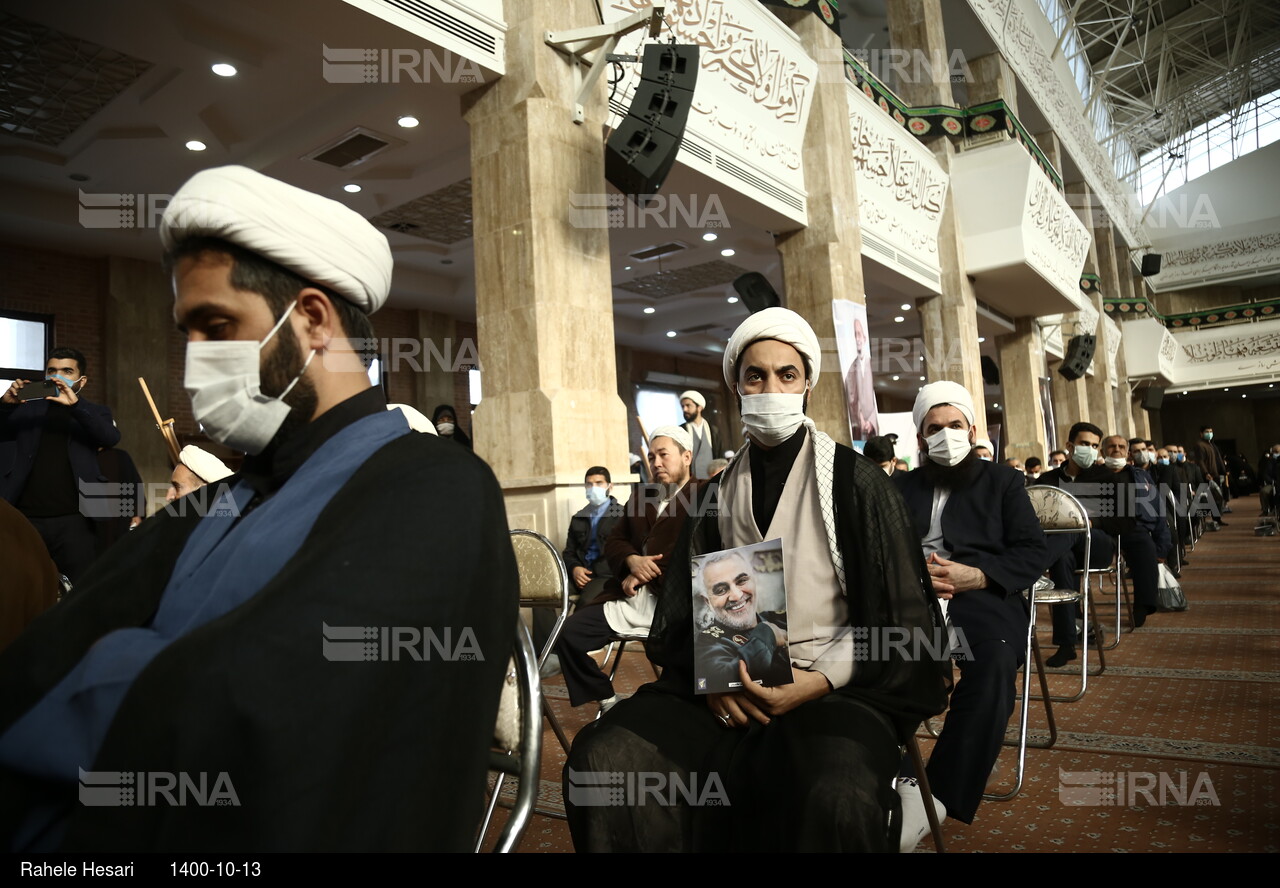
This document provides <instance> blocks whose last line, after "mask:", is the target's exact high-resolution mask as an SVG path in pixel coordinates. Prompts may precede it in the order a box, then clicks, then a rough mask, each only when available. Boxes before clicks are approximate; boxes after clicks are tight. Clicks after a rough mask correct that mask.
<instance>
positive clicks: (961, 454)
mask: <svg viewBox="0 0 1280 888" xmlns="http://www.w3.org/2000/svg"><path fill="white" fill-rule="evenodd" d="M924 443H925V444H927V445H928V447H929V459H931V460H933V461H934V462H936V463H937V464H938V465H941V466H955V465H959V464H960V462H961V461H962V460H963V459H964V458H965V457H966V456H968V455H969V451H971V450H972V449H973V445H972V444H970V443H969V430H968V429H940V430H939V431H937V432H935V433H934V434H932V435H930V436H929V437H927V438H925V439H924Z"/></svg>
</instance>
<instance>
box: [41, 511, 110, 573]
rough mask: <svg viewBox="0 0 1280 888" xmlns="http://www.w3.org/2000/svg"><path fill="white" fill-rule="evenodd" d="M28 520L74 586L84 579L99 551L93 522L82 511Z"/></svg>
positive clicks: (60, 570) (59, 569)
mask: <svg viewBox="0 0 1280 888" xmlns="http://www.w3.org/2000/svg"><path fill="white" fill-rule="evenodd" d="M29 520H30V521H31V524H32V526H33V527H35V529H36V530H37V531H38V532H39V533H40V538H41V539H43V540H44V544H45V546H46V547H47V548H48V550H49V557H50V558H52V559H53V563H54V564H55V565H57V567H58V572H59V573H61V574H64V575H65V576H66V578H67V579H68V580H70V581H71V584H72V586H75V585H76V584H77V583H80V582H82V581H83V580H84V575H85V573H86V572H87V571H88V569H89V565H91V564H93V561H94V559H95V558H96V557H97V554H98V550H97V545H98V538H97V535H96V534H95V533H94V531H93V522H92V521H90V520H89V519H88V518H86V517H84V516H83V515H79V514H76V515H59V516H57V517H56V518H31V519H29Z"/></svg>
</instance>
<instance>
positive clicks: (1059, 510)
mask: <svg viewBox="0 0 1280 888" xmlns="http://www.w3.org/2000/svg"><path fill="white" fill-rule="evenodd" d="M1027 497H1028V498H1029V499H1030V500H1031V507H1032V508H1033V509H1035V512H1036V518H1037V519H1039V521H1040V528H1041V530H1043V531H1045V532H1046V533H1071V532H1075V533H1088V532H1089V513H1088V512H1087V511H1085V508H1084V506H1083V505H1081V504H1080V500H1078V499H1076V498H1075V497H1074V496H1072V495H1071V494H1070V493H1068V492H1067V491H1065V490H1063V489H1062V488H1061V487H1054V486H1053V485H1051V484H1037V485H1034V486H1032V487H1028V488H1027Z"/></svg>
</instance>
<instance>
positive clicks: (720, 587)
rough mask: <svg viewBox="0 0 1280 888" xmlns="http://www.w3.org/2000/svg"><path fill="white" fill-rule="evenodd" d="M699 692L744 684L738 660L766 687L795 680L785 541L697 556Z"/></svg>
mask: <svg viewBox="0 0 1280 888" xmlns="http://www.w3.org/2000/svg"><path fill="white" fill-rule="evenodd" d="M693 632H694V662H695V666H696V670H695V675H694V690H695V692H697V693H699V694H722V693H727V692H729V691H735V690H739V689H741V688H742V676H741V674H740V671H739V668H738V664H739V663H740V662H741V663H745V664H746V666H747V673H748V674H749V675H750V676H751V679H752V681H754V682H756V683H757V684H762V685H764V686H766V687H773V686H775V685H783V684H789V683H790V682H791V681H792V677H791V660H790V658H789V657H788V656H787V594H786V586H785V583H784V581H783V563H782V540H766V541H765V542H763V543H755V544H753V545H750V546H742V547H740V548H737V549H726V550H724V551H721V552H712V553H710V554H708V555H699V556H696V557H695V558H694V559H693Z"/></svg>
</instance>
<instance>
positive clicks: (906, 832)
mask: <svg viewBox="0 0 1280 888" xmlns="http://www.w3.org/2000/svg"><path fill="white" fill-rule="evenodd" d="M897 789H898V797H899V798H901V799H902V840H901V841H900V842H899V844H898V851H900V852H901V853H903V854H910V853H911V852H912V851H914V850H915V849H916V845H919V844H920V840H921V839H923V838H924V837H925V836H926V835H928V833H929V815H928V814H927V813H926V812H925V808H924V794H923V793H921V792H920V783H919V782H918V781H917V780H916V779H915V778H914V777H902V778H900V779H899V780H898V787H897ZM930 798H933V797H932V796H930ZM933 806H934V810H935V811H937V812H938V822H939V823H941V822H942V819H943V818H944V817H946V816H947V807H946V805H944V804H942V802H940V801H938V800H937V799H936V798H933Z"/></svg>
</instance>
